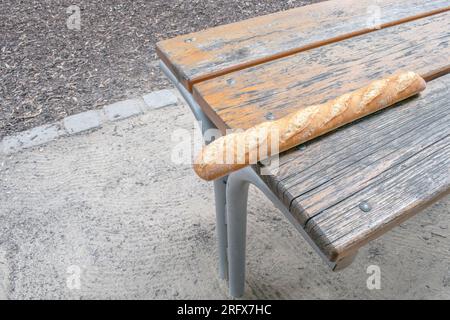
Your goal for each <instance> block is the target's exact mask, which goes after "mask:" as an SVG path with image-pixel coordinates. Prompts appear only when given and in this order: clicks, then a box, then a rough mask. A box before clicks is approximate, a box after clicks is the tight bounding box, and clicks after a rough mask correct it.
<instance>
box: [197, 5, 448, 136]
mask: <svg viewBox="0 0 450 320" xmlns="http://www.w3.org/2000/svg"><path fill="white" fill-rule="evenodd" d="M449 64H450V12H446V13H442V14H438V15H433V16H430V17H427V18H423V19H420V20H416V21H413V22H409V23H405V24H401V25H398V26H395V27H391V28H387V29H383V30H379V31H377V32H373V33H369V34H366V35H364V36H360V37H354V38H351V39H347V40H344V41H340V42H337V43H334V44H330V45H327V46H322V47H319V48H316V49H312V50H308V51H306V52H301V53H298V54H295V55H292V56H289V57H286V58H283V59H278V60H276V61H271V62H268V63H265V64H261V65H258V66H255V67H252V68H248V69H245V70H240V71H237V72H233V73H230V74H227V75H225V76H222V77H217V78H215V79H212V80H209V81H204V82H201V83H198V84H196V85H195V86H194V97H195V98H196V100H197V101H198V102H199V104H200V105H201V106H202V108H203V110H204V111H205V113H206V114H207V115H208V116H209V117H210V118H211V119H212V121H213V122H214V123H215V124H216V125H217V126H218V127H219V128H220V129H221V130H222V131H225V130H226V128H233V129H236V128H241V129H247V128H249V127H252V126H254V125H256V124H258V123H260V122H263V121H265V120H266V118H265V115H266V114H267V113H268V112H271V113H272V114H273V115H274V116H275V118H276V119H277V118H279V117H282V116H284V115H286V114H288V113H291V112H293V111H295V110H298V109H299V108H302V107H306V106H308V105H313V104H318V103H323V102H325V101H327V100H329V99H332V98H335V97H337V96H339V95H342V94H344V93H346V92H349V91H352V90H355V89H357V88H360V87H362V86H364V85H366V84H367V83H369V82H370V81H371V80H373V79H376V78H382V77H384V76H387V75H388V74H390V73H393V72H395V71H399V70H413V71H415V72H417V73H419V74H425V73H427V72H430V71H432V70H436V69H443V68H444V69H445V67H447V66H448V65H449Z"/></svg>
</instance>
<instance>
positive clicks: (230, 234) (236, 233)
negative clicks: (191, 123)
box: [160, 61, 356, 297]
mask: <svg viewBox="0 0 450 320" xmlns="http://www.w3.org/2000/svg"><path fill="white" fill-rule="evenodd" d="M160 66H161V70H162V71H163V72H164V74H165V75H166V76H167V77H168V78H169V79H170V81H171V82H172V83H173V84H174V85H175V87H176V88H177V89H178V91H179V92H180V94H181V95H182V96H183V98H184V99H185V100H186V102H187V104H188V106H189V107H190V109H191V111H192V113H193V114H194V116H195V118H196V120H197V121H199V122H200V123H201V129H202V134H204V133H205V131H206V130H208V129H216V126H215V125H214V124H213V123H212V122H211V120H210V119H209V118H208V117H207V116H206V115H205V114H204V113H203V111H202V109H201V108H200V106H199V105H198V104H197V102H196V101H195V100H194V98H193V96H192V94H191V93H190V92H188V91H187V90H186V88H185V87H184V86H183V85H182V84H181V83H180V82H179V81H178V80H177V79H176V77H175V76H174V75H173V73H172V72H171V71H170V69H169V68H168V67H167V66H166V65H165V63H164V62H162V61H160ZM250 183H251V184H253V185H254V186H256V187H257V188H258V189H259V190H261V191H262V192H263V193H264V194H265V195H266V196H267V198H269V200H270V201H272V203H273V204H274V205H275V207H277V208H278V209H279V210H280V211H281V212H282V213H283V214H284V215H285V216H286V218H287V219H288V220H289V221H290V222H291V223H292V224H293V225H294V226H295V227H296V229H297V230H298V231H299V232H300V233H301V234H302V236H303V237H304V238H305V240H306V241H307V242H308V243H309V244H310V245H311V246H312V247H313V248H314V249H315V250H316V252H317V253H318V254H319V255H320V256H321V257H322V259H323V260H324V261H325V262H326V264H327V265H328V266H329V267H330V268H331V269H332V270H333V271H336V270H340V269H343V268H345V267H346V266H348V265H349V264H350V263H351V262H352V261H353V260H354V258H355V256H356V254H353V255H351V256H349V257H348V258H345V259H343V260H341V261H338V262H332V261H330V260H329V259H328V258H327V257H326V256H325V255H324V254H323V253H322V252H321V251H320V249H319V248H318V247H317V245H316V244H315V242H314V241H313V240H312V239H311V238H310V236H309V235H308V234H307V233H306V232H305V230H304V229H303V226H302V225H300V224H299V223H298V221H297V220H296V219H294V218H293V216H292V215H291V213H290V212H289V210H288V209H287V208H286V206H285V205H284V204H283V203H282V202H281V201H280V200H279V199H278V197H277V196H276V195H275V194H274V193H273V192H272V190H270V189H269V188H268V186H267V185H266V184H265V183H264V181H263V180H262V179H261V178H260V177H259V175H258V174H257V173H256V172H255V170H254V169H253V168H252V167H250V166H249V167H246V168H243V169H241V170H239V171H236V172H233V173H232V174H230V175H229V176H227V177H224V178H221V179H218V180H215V181H214V193H215V203H216V229H217V238H218V247H219V249H218V252H219V276H220V278H221V279H223V280H228V283H229V290H230V295H231V296H232V297H241V296H242V295H243V294H244V287H245V246H246V229H247V227H246V225H247V198H248V188H249V185H250Z"/></svg>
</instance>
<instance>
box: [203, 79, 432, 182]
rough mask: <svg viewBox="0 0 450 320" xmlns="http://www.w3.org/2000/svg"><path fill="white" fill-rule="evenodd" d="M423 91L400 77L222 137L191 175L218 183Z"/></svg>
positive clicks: (422, 84)
mask: <svg viewBox="0 0 450 320" xmlns="http://www.w3.org/2000/svg"><path fill="white" fill-rule="evenodd" d="M425 87H426V82H425V80H424V79H423V78H422V77H421V76H419V75H418V74H416V73H414V72H412V71H407V72H402V73H398V74H395V75H392V76H390V77H387V78H385V79H382V80H376V81H373V82H371V83H370V84H369V85H367V86H365V87H363V88H361V89H358V90H356V91H353V92H350V93H346V94H344V95H342V96H339V97H337V98H336V99H333V100H330V101H328V102H326V103H323V104H319V105H312V106H308V107H306V108H302V109H301V110H299V111H296V112H293V113H291V114H288V115H286V116H285V117H283V118H280V119H278V120H275V121H266V122H263V123H260V124H258V125H256V126H254V127H252V128H249V129H247V130H245V131H243V132H235V133H230V134H227V135H226V136H223V137H220V138H219V139H217V140H215V141H213V142H212V143H211V144H209V145H207V146H205V147H204V148H203V149H202V151H201V152H200V153H199V155H198V156H197V158H196V160H195V162H194V171H195V172H196V173H197V175H198V176H199V177H200V178H202V179H204V180H207V181H210V180H215V179H218V178H220V177H223V176H226V175H228V174H230V173H231V172H233V171H236V170H239V169H242V168H244V167H246V166H248V165H250V164H255V163H256V162H257V161H262V160H264V159H266V158H268V157H270V156H273V155H276V154H278V153H280V152H283V151H286V150H289V149H291V148H293V147H295V146H297V145H299V144H302V143H304V142H306V141H309V140H311V139H314V138H316V137H318V136H321V135H323V134H325V133H328V132H330V131H332V130H334V129H337V128H339V127H341V126H343V125H345V124H348V123H350V122H352V121H355V120H357V119H360V118H362V117H364V116H367V115H369V114H371V113H374V112H376V111H378V110H381V109H384V108H386V107H389V106H391V105H393V104H395V103H397V102H399V101H401V100H404V99H407V98H409V97H411V96H413V95H416V94H417V93H419V92H421V91H423V90H424V89H425ZM261 150H263V151H265V152H261Z"/></svg>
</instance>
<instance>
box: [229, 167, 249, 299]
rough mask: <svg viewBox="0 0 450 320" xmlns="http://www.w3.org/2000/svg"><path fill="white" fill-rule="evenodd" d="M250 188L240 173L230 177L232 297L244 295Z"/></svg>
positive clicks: (230, 269) (230, 278)
mask: <svg viewBox="0 0 450 320" xmlns="http://www.w3.org/2000/svg"><path fill="white" fill-rule="evenodd" d="M248 187H249V183H248V181H245V180H244V179H241V177H240V176H239V173H237V174H231V175H230V176H228V181H227V228H228V277H229V287H230V295H231V296H232V297H240V296H242V295H243V294H244V287H245V243H246V231H247V230H246V229H247V198H248Z"/></svg>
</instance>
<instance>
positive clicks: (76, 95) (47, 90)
mask: <svg viewBox="0 0 450 320" xmlns="http://www.w3.org/2000/svg"><path fill="white" fill-rule="evenodd" d="M312 2H318V1H317V0H316V1H314V0H308V1H299V0H289V1H284V0H266V1H264V2H261V1H258V0H250V1H242V0H191V1H186V0H164V1H163V0H153V1H145V0H136V1H131V0H128V1H122V2H121V1H113V0H105V1H87V0H79V1H75V2H74V1H73V0H39V1H38V0H28V1H15V0H14V1H13V0H1V1H0V31H1V32H0V52H1V54H0V79H1V88H0V138H1V137H3V136H4V135H8V134H11V133H13V132H17V131H22V130H25V129H28V128H30V127H34V126H37V125H41V124H44V123H48V122H52V121H55V120H59V119H61V118H63V117H65V116H68V115H71V114H75V113H78V112H82V111H85V110H89V109H94V108H98V107H99V106H102V105H104V104H108V103H111V102H114V101H118V100H122V99H126V98H129V97H134V96H136V95H141V94H143V93H146V92H149V91H152V90H155V89H160V88H163V87H167V86H168V83H167V81H166V79H164V77H163V76H162V74H161V73H160V72H159V70H158V66H157V63H156V55H155V51H154V44H155V43H156V42H157V41H159V40H162V39H165V38H170V37H173V36H176V35H179V34H184V33H189V32H193V31H198V30H201V29H204V28H208V27H212V26H216V25H220V24H225V23H230V22H234V21H239V20H242V19H245V18H249V17H253V16H258V15H263V14H268V13H272V12H276V11H279V10H284V9H289V8H293V7H299V6H302V5H305V4H309V3H312ZM74 4H76V5H78V6H79V7H80V10H81V30H80V31H77V30H70V29H68V28H67V26H66V20H67V19H68V17H69V16H70V14H68V13H66V10H67V8H68V7H69V6H70V5H74Z"/></svg>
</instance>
